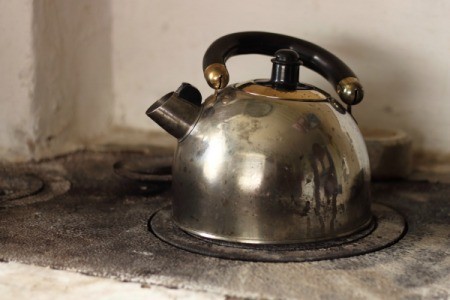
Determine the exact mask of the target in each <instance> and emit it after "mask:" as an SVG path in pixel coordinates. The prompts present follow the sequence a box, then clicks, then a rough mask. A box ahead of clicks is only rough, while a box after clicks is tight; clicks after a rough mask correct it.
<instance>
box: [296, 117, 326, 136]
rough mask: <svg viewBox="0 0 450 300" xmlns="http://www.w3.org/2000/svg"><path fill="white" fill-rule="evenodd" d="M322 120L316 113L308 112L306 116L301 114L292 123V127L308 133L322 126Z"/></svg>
mask: <svg viewBox="0 0 450 300" xmlns="http://www.w3.org/2000/svg"><path fill="white" fill-rule="evenodd" d="M320 125H321V124H320V120H319V118H318V117H317V116H316V115H315V114H311V113H310V114H307V115H306V116H300V117H299V118H298V119H297V121H296V122H295V123H294V124H292V128H294V129H296V130H298V131H300V132H302V133H307V132H308V131H310V130H312V129H315V128H318V127H319V126H320Z"/></svg>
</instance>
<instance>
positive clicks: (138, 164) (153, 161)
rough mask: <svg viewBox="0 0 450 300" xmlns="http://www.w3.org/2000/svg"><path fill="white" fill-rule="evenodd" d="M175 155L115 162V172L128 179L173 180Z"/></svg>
mask: <svg viewBox="0 0 450 300" xmlns="http://www.w3.org/2000/svg"><path fill="white" fill-rule="evenodd" d="M172 161H173V156H150V157H147V156H145V157H136V158H132V159H131V158H130V159H128V160H124V161H118V162H116V163H115V164H114V166H113V168H114V172H115V173H116V174H117V175H119V176H122V177H124V178H126V179H130V180H135V181H145V182H160V183H162V182H166V183H170V182H172V171H171V167H172Z"/></svg>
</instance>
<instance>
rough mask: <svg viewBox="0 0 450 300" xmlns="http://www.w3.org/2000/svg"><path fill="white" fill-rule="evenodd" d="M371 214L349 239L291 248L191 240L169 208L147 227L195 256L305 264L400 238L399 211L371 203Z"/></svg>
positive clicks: (403, 225)
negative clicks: (178, 225) (175, 221)
mask: <svg viewBox="0 0 450 300" xmlns="http://www.w3.org/2000/svg"><path fill="white" fill-rule="evenodd" d="M372 213H373V215H374V218H373V221H372V222H371V224H370V225H369V226H368V227H367V228H365V229H364V230H362V231H360V232H358V233H356V234H353V235H351V236H347V237H344V238H340V239H336V240H332V241H326V242H319V243H303V244H290V245H246V244H239V243H229V242H218V241H215V240H209V239H206V238H199V237H194V236H192V235H190V234H188V233H186V232H184V231H183V230H181V229H180V228H178V227H177V226H176V225H175V224H174V222H173V221H172V215H171V208H170V206H169V207H165V208H163V209H161V210H159V211H157V212H156V213H155V214H154V215H153V216H152V217H151V218H150V220H149V224H148V226H149V230H150V231H151V232H152V233H153V234H154V235H156V236H157V237H158V238H159V239H161V240H162V241H164V242H166V243H168V244H171V245H172V246H175V247H177V248H180V249H183V250H187V251H189V252H193V253H197V254H202V255H207V256H213V257H218V258H225V259H233V260H245V261H265V262H304V261H316V260H325V259H334V258H343V257H350V256H355V255H361V254H365V253H369V252H373V251H376V250H379V249H382V248H385V247H388V246H390V245H392V244H394V243H396V242H397V241H399V240H400V239H401V238H402V237H403V235H404V234H405V232H406V222H405V220H404V218H403V217H402V216H401V215H400V214H399V213H398V212H396V211H395V210H394V209H392V208H390V207H387V206H384V205H381V204H373V205H372Z"/></svg>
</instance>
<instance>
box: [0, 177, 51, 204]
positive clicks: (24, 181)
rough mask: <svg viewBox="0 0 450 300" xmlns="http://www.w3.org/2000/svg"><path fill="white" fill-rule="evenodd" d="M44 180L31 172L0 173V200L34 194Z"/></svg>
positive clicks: (38, 190)
mask: <svg viewBox="0 0 450 300" xmlns="http://www.w3.org/2000/svg"><path fill="white" fill-rule="evenodd" d="M43 188H44V182H42V180H41V179H39V178H38V177H36V176H35V175H32V174H0V202H3V201H10V200H15V199H20V198H24V197H27V196H31V195H35V194H36V193H38V192H40V191H41V190H42V189H43Z"/></svg>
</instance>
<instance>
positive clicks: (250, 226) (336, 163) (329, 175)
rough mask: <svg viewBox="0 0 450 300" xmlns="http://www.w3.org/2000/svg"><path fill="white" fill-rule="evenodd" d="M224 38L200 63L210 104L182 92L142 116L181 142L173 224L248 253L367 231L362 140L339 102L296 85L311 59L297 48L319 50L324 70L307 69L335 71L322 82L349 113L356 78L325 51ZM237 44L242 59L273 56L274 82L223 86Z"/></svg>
mask: <svg viewBox="0 0 450 300" xmlns="http://www.w3.org/2000/svg"><path fill="white" fill-rule="evenodd" d="M243 35H244V37H247V40H246V39H245V38H243V37H242V36H243ZM230 36H231V38H230ZM230 36H226V37H224V38H222V40H221V39H219V40H218V41H216V42H215V43H214V44H213V45H212V46H211V47H210V49H209V50H208V51H207V54H206V55H205V60H206V61H207V63H206V64H205V65H204V69H205V77H206V79H207V80H208V82H209V83H210V84H211V86H213V87H214V88H216V89H217V91H216V93H215V94H214V95H212V96H210V97H209V98H207V99H206V100H205V101H204V103H203V104H200V102H199V98H198V97H199V96H198V95H199V94H198V92H197V91H196V90H195V89H194V88H193V87H192V86H189V85H186V84H185V85H183V86H182V87H181V88H180V89H179V90H177V91H176V92H175V93H171V94H168V95H166V96H165V97H163V98H162V99H161V100H159V101H158V102H157V103H155V104H154V105H153V106H152V107H150V109H149V110H148V111H147V114H148V115H149V116H150V117H152V118H153V119H154V120H156V121H157V122H158V123H159V124H160V125H161V126H163V127H164V128H165V129H166V130H167V131H169V133H172V134H173V135H174V136H176V137H177V138H178V139H179V142H178V146H177V149H176V152H175V156H174V162H173V168H172V173H173V175H172V176H173V182H172V189H173V201H172V209H173V220H174V221H175V223H176V224H177V225H178V226H179V227H180V228H182V229H183V230H185V231H187V232H189V233H191V234H194V235H198V236H202V237H206V238H211V239H217V240H223V241H229V242H239V243H252V244H289V243H304V242H316V241H324V240H330V239H335V238H338V237H343V236H346V235H350V234H352V233H354V232H357V231H359V230H362V229H364V228H365V227H366V226H368V225H369V223H370V222H371V218H372V217H371V211H370V195H369V183H370V170H369V160H368V155H367V150H366V147H365V144H364V141H363V138H362V136H361V133H360V131H359V129H358V127H357V125H356V123H355V121H354V119H353V117H352V116H351V114H350V113H349V112H348V111H347V110H346V109H345V108H344V107H343V106H342V105H341V104H340V103H338V102H337V101H336V100H335V99H333V98H332V97H331V96H330V95H328V94H327V93H326V92H324V91H322V90H320V89H318V88H315V87H312V86H309V85H306V84H300V83H299V82H298V66H299V65H300V64H301V61H300V59H301V60H302V61H303V64H305V66H308V64H307V63H305V60H307V59H308V57H302V56H301V53H300V51H299V50H302V49H296V47H295V46H298V45H299V44H301V45H303V46H305V45H306V46H305V47H306V48H308V49H309V50H305V49H303V50H304V51H303V53H305V52H306V53H307V54H308V55H309V54H310V53H309V52H311V51H313V52H314V51H315V53H316V56H317V55H318V56H320V57H319V58H320V59H321V60H322V61H325V62H326V66H322V67H320V66H319V67H317V66H315V67H313V69H315V70H316V71H318V72H319V73H326V72H328V70H327V68H329V67H330V66H335V67H336V68H337V69H338V70H337V71H336V70H335V69H333V71H330V72H329V73H331V75H330V76H329V78H328V79H329V80H330V81H333V80H334V81H337V85H336V86H337V88H336V89H337V90H338V93H339V94H340V95H341V100H343V101H344V102H346V103H347V104H355V103H357V102H359V101H360V100H361V99H362V88H361V86H360V85H359V83H358V82H357V79H356V77H355V76H354V74H353V73H351V74H349V73H348V72H351V71H348V70H349V69H348V68H347V69H348V70H347V69H346V68H345V67H346V66H345V65H344V66H345V67H342V65H343V63H342V62H341V61H340V60H338V59H337V58H336V57H334V56H329V55H328V54H330V53H329V52H324V53H325V54H323V53H322V52H321V51H325V50H323V49H322V48H319V47H317V46H315V45H314V47H317V48H314V47H312V46H311V45H312V44H309V43H307V42H305V43H307V44H304V43H300V42H299V41H301V40H298V39H294V38H291V37H286V36H281V35H275V34H269V33H255V32H251V33H238V34H234V35H230ZM236 37H239V38H238V39H237V40H238V41H235V40H236ZM280 37H281V41H280V39H279V38H280ZM227 39H228V40H227ZM261 39H262V40H263V41H264V39H269V40H272V41H274V42H275V43H274V44H277V43H276V42H279V43H281V44H282V48H286V49H287V50H282V51H275V52H276V53H272V52H273V50H274V49H275V48H274V47H273V46H272V44H270V46H264V43H262V45H263V46H261V42H260V43H258V44H257V45H259V46H258V47H259V48H258V50H255V47H256V46H255V45H254V43H252V41H254V40H257V41H261ZM284 39H286V41H289V43H290V44H291V45H285V44H286V43H284V42H283V41H285V40H284ZM224 40H225V41H224ZM286 41H285V42H286ZM301 42H304V41H301ZM233 43H234V44H233ZM231 44H232V45H231ZM236 44H237V45H238V48H239V50H236V51H237V53H239V54H242V53H247V52H250V53H255V52H256V53H262V54H267V53H266V52H270V53H272V55H275V58H274V59H273V60H272V62H273V69H272V77H271V79H270V80H254V81H249V82H246V83H241V84H234V85H231V86H228V87H225V86H226V85H227V81H228V78H227V76H228V73H227V72H226V68H225V67H224V62H225V60H226V59H227V58H228V57H227V55H228V56H229V55H231V54H230V50H229V49H230V48H233V47H232V46H234V47H236ZM292 45H294V46H292ZM286 46H287V47H286ZM267 47H272V48H273V49H269V50H267V49H266V48H267ZM260 48H263V50H260ZM297 48H298V47H297ZM310 48H312V50H311V49H310ZM246 49H247V50H246ZM317 49H318V50H317ZM308 51H309V52H308ZM217 52H218V53H219V54H220V55H217ZM208 53H209V54H208ZM211 53H212V54H211ZM224 53H228V54H224ZM330 55H331V54H330ZM215 57H218V58H215ZM311 57H313V56H311ZM214 59H218V60H219V61H214ZM208 60H212V63H211V62H209V61H208ZM221 60H222V61H221ZM336 60H338V61H336ZM310 63H311V62H310ZM316 65H317V64H316ZM333 72H334V73H333ZM346 72H347V73H346ZM327 74H328V73H327ZM336 74H337V75H336Z"/></svg>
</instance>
